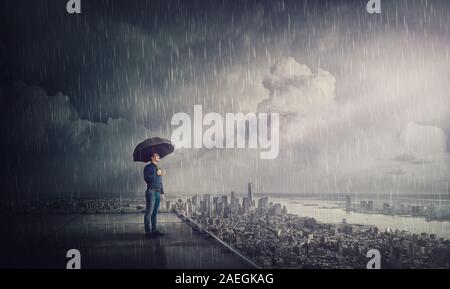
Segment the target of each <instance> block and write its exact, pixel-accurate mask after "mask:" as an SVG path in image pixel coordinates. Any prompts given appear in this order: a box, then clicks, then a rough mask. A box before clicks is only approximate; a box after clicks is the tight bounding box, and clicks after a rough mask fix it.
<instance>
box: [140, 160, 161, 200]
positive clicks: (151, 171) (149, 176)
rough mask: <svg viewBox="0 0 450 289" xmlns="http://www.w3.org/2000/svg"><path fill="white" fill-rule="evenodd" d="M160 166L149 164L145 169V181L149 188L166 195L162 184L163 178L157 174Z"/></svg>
mask: <svg viewBox="0 0 450 289" xmlns="http://www.w3.org/2000/svg"><path fill="white" fill-rule="evenodd" d="M157 171H158V166H157V165H155V164H154V163H152V162H151V163H149V164H148V165H146V166H145V168H144V179H145V182H146V183H147V188H151V189H154V190H157V191H159V192H160V193H161V194H164V188H163V184H162V178H161V176H158V174H157Z"/></svg>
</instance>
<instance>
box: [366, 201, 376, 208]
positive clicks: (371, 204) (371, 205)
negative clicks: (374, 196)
mask: <svg viewBox="0 0 450 289" xmlns="http://www.w3.org/2000/svg"><path fill="white" fill-rule="evenodd" d="M373 209H374V208H373V201H372V200H370V201H369V203H368V204H367V210H369V211H373Z"/></svg>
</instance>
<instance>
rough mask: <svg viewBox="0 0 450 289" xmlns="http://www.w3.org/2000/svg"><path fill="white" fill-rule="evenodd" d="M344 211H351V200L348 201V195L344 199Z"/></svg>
mask: <svg viewBox="0 0 450 289" xmlns="http://www.w3.org/2000/svg"><path fill="white" fill-rule="evenodd" d="M345 210H346V211H351V210H352V200H351V199H350V196H349V195H347V197H346V198H345Z"/></svg>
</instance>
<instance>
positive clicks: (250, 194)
mask: <svg viewBox="0 0 450 289" xmlns="http://www.w3.org/2000/svg"><path fill="white" fill-rule="evenodd" d="M247 197H248V201H249V202H250V206H251V205H253V192H252V183H250V182H249V183H248V196H247Z"/></svg>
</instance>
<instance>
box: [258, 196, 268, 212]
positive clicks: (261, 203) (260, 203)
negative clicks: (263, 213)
mask: <svg viewBox="0 0 450 289" xmlns="http://www.w3.org/2000/svg"><path fill="white" fill-rule="evenodd" d="M258 208H260V209H265V210H266V209H268V208H269V197H263V198H261V199H259V200H258Z"/></svg>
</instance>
